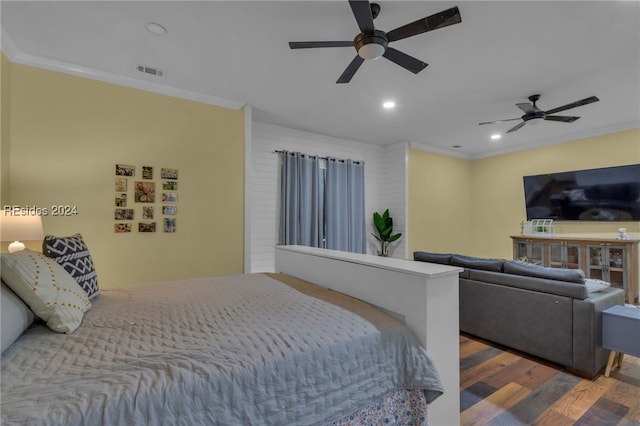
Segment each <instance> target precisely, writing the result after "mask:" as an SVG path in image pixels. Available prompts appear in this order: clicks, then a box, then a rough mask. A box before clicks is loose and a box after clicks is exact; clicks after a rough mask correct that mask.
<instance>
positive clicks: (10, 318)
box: [0, 255, 35, 352]
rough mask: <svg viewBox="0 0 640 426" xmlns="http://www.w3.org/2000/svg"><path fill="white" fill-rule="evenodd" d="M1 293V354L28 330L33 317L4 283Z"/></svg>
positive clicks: (29, 310)
mask: <svg viewBox="0 0 640 426" xmlns="http://www.w3.org/2000/svg"><path fill="white" fill-rule="evenodd" d="M3 256H4V255H3ZM1 291H2V293H0V299H2V306H1V307H0V314H2V322H1V323H0V327H1V330H0V337H1V338H2V352H4V351H5V349H7V348H8V347H9V346H11V344H12V343H13V342H15V341H16V339H17V338H18V337H20V335H21V334H22V333H23V332H24V331H25V330H26V329H27V328H29V326H30V325H31V324H32V323H33V320H34V319H35V316H34V315H33V312H31V309H29V307H28V306H27V305H25V304H24V302H23V301H22V300H20V298H19V297H18V296H16V294H15V293H14V292H13V291H11V289H10V288H9V287H7V286H6V285H5V284H4V281H3V282H2V285H1Z"/></svg>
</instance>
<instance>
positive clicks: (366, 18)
mask: <svg viewBox="0 0 640 426" xmlns="http://www.w3.org/2000/svg"><path fill="white" fill-rule="evenodd" d="M349 5H350V6H351V10H352V11H353V15H354V16H355V18H356V22H357V23H358V27H359V28H360V33H359V34H358V35H357V36H356V37H355V38H354V39H353V41H292V42H289V47H290V48H291V49H312V48H318V47H355V49H356V51H357V52H358V54H357V55H356V57H355V58H354V59H353V60H352V61H351V63H350V64H349V66H347V68H346V69H345V71H344V72H343V73H342V75H341V76H340V78H339V79H338V81H336V83H348V82H350V81H351V79H352V78H353V75H354V74H355V73H356V71H358V68H360V65H362V63H363V62H364V61H365V59H368V60H373V59H378V58H379V57H381V56H384V57H385V58H387V59H388V60H390V61H391V62H394V63H396V64H398V65H400V66H401V67H403V68H405V69H406V70H409V71H411V72H412V73H414V74H417V73H419V72H420V71H422V70H423V69H425V68H426V67H427V65H428V64H426V63H424V62H422V61H420V60H418V59H416V58H414V57H412V56H409V55H407V54H406V53H403V52H401V51H399V50H397V49H394V48H393V47H389V43H391V42H394V41H398V40H402V39H403V38H407V37H413V36H415V35H418V34H422V33H426V32H427V31H433V30H437V29H438V28H444V27H447V26H449V25H453V24H458V23H460V22H462V18H461V17H460V12H459V11H458V8H457V7H453V8H451V9H447V10H445V11H443V12H440V13H436V14H434V15H431V16H427V17H426V18H422V19H419V20H417V21H415V22H412V23H410V24H407V25H403V26H401V27H398V28H396V29H395V30H391V31H389V32H388V33H385V32H384V31H380V30H377V29H376V28H375V27H374V25H373V20H374V19H375V18H376V17H377V16H378V14H379V13H380V5H379V4H377V3H369V2H368V1H362V0H349Z"/></svg>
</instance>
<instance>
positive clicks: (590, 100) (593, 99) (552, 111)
mask: <svg viewBox="0 0 640 426" xmlns="http://www.w3.org/2000/svg"><path fill="white" fill-rule="evenodd" d="M599 100H600V99H598V98H597V97H595V96H591V97H589V98H585V99H582V100H580V101H576V102H572V103H570V104H566V105H563V106H561V107H558V108H553V109H550V110H549V111H545V113H547V114H555V113H556V112H560V111H566V110H568V109H571V108H576V107H579V106H582V105H587V104H590V103H593V102H598V101H599Z"/></svg>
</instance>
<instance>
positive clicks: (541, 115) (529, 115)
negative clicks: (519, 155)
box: [478, 95, 600, 133]
mask: <svg viewBox="0 0 640 426" xmlns="http://www.w3.org/2000/svg"><path fill="white" fill-rule="evenodd" d="M539 99H540V95H531V96H529V100H530V101H531V103H521V104H516V106H517V107H518V108H520V109H521V110H522V111H524V115H523V116H522V117H520V118H507V119H505V120H496V121H485V122H484V123H478V124H479V125H483V124H496V123H502V122H503V121H515V120H522V122H521V123H518V124H516V125H515V126H514V127H512V128H511V129H509V130H507V133H511V132H515V131H516V130H518V129H519V128H521V127H522V126H524V125H525V124H526V123H527V121H529V120H536V119H538V120H549V121H559V122H561V123H573V122H574V121H576V120H577V119H578V118H580V117H575V116H567V115H551V114H555V113H556V112H560V111H566V110H568V109H572V108H577V107H579V106H582V105H587V104H590V103H593V102H598V101H599V100H600V99H598V98H597V97H595V96H591V97H589V98H585V99H582V100H580V101H576V102H571V103H570V104H566V105H563V106H561V107H557V108H553V109H550V110H548V111H543V110H541V109H540V108H538V107H537V106H536V102H537V101H538V100H539Z"/></svg>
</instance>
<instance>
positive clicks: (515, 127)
mask: <svg viewBox="0 0 640 426" xmlns="http://www.w3.org/2000/svg"><path fill="white" fill-rule="evenodd" d="M524 123H526V121H523V122H522V123H519V124H516V125H515V126H514V127H512V128H510V129H509V130H507V133H511V132H515V131H516V130H518V129H519V128H521V127H522V126H524Z"/></svg>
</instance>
